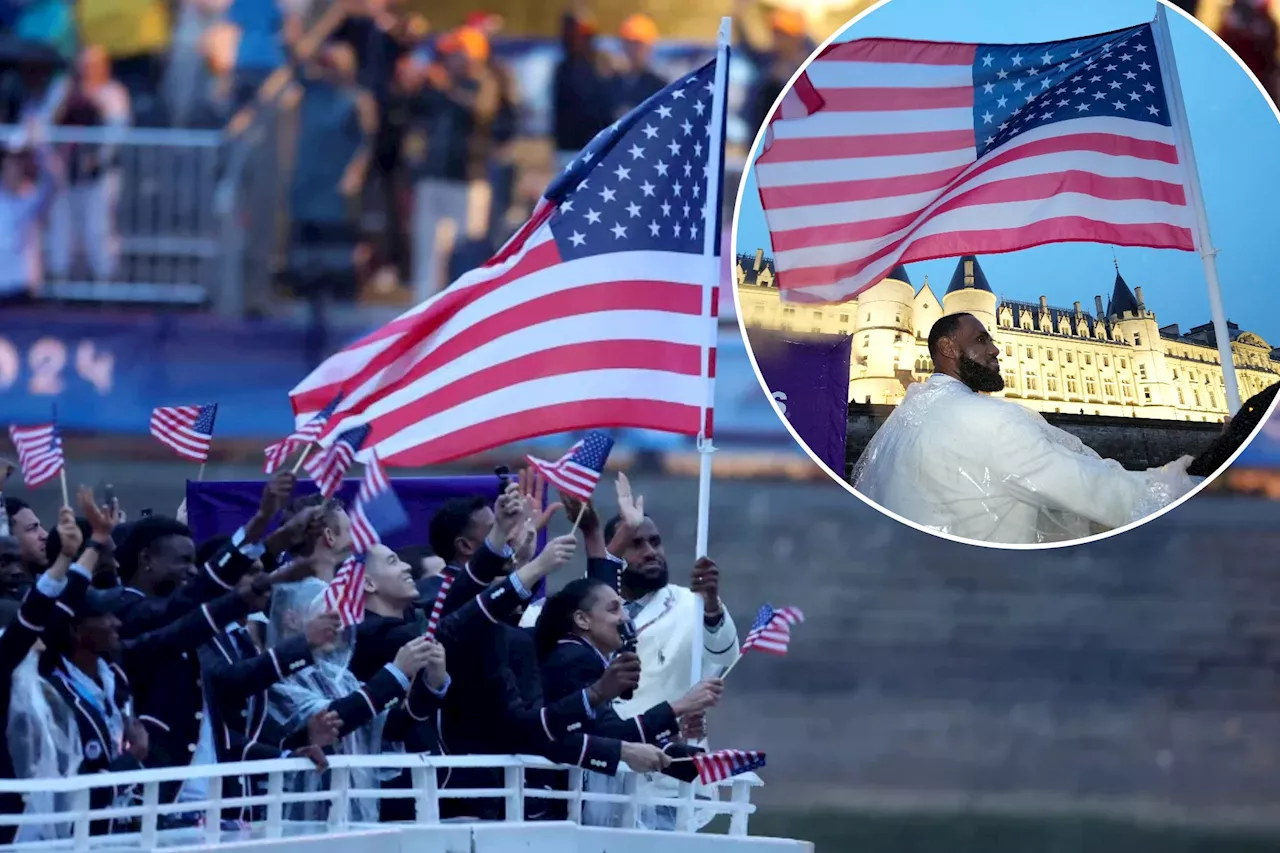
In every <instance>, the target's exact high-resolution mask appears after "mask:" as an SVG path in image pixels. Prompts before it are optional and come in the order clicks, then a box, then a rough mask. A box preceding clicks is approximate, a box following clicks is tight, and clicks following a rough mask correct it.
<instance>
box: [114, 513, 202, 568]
mask: <svg viewBox="0 0 1280 853" xmlns="http://www.w3.org/2000/svg"><path fill="white" fill-rule="evenodd" d="M169 536H185V537H186V538H188V539H193V538H194V537H193V536H192V535H191V528H190V527H187V526H186V525H185V524H183V523H182V522H180V521H177V520H176V519H172V518H169V517H168V516H164V515H148V516H146V517H144V518H140V519H138V520H137V521H135V522H134V523H133V526H132V527H131V528H130V530H129V532H128V534H126V535H125V537H124V541H123V542H121V543H120V547H119V548H117V549H116V565H117V566H118V567H119V572H120V580H122V581H123V582H125V583H129V582H130V581H132V580H133V575H134V572H136V571H137V570H138V558H139V557H141V556H142V552H143V551H145V550H146V549H147V548H150V547H151V546H152V545H154V544H155V543H156V542H158V541H159V540H161V539H164V538H166V537H169Z"/></svg>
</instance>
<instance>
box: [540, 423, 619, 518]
mask: <svg viewBox="0 0 1280 853" xmlns="http://www.w3.org/2000/svg"><path fill="white" fill-rule="evenodd" d="M612 449H613V439H612V438H609V436H607V435H605V434H604V433H602V432H592V433H590V434H588V435H587V437H586V438H584V439H582V441H579V442H578V443H577V444H575V445H574V446H573V447H571V448H569V452H568V453H566V454H565V455H564V456H561V457H560V458H559V459H557V460H555V461H554V462H548V461H547V460H545V459H539V458H538V457H536V456H528V457H526V458H527V459H528V460H529V464H530V465H532V466H533V467H534V468H536V469H537V470H539V471H541V472H542V476H544V477H546V478H547V480H548V481H549V482H550V483H551V484H552V485H553V486H555V487H556V488H557V489H559V490H560V491H561V492H563V493H565V494H568V495H573V496H574V497H576V498H577V499H578V500H583V501H589V500H591V495H592V494H593V493H594V492H595V490H596V485H597V484H598V483H599V482H600V474H601V473H602V472H603V471H604V466H605V463H606V462H607V461H608V460H609V451H610V450H612Z"/></svg>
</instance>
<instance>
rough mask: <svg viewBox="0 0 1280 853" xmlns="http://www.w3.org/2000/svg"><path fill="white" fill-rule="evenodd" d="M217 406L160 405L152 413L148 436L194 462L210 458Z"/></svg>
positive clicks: (214, 404) (213, 404)
mask: <svg viewBox="0 0 1280 853" xmlns="http://www.w3.org/2000/svg"><path fill="white" fill-rule="evenodd" d="M217 416H218V404H217V403H212V404H210V405H208V406H161V407H159V408H157V409H155V410H153V411H152V412H151V434H152V435H154V436H155V437H156V438H158V439H159V440H160V442H161V443H162V444H166V445H168V446H169V447H171V448H173V449H174V450H175V451H177V453H178V455H179V456H185V457H186V458H187V459H191V460H193V461H195V462H205V461H207V460H208V459H209V445H210V444H212V442H213V421H214V419H215V418H217Z"/></svg>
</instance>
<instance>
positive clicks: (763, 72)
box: [733, 0, 816, 134]
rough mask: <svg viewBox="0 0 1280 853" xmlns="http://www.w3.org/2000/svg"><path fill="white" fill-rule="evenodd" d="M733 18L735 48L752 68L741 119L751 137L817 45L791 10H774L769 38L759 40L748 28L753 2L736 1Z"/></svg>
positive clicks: (770, 15) (800, 19)
mask: <svg viewBox="0 0 1280 853" xmlns="http://www.w3.org/2000/svg"><path fill="white" fill-rule="evenodd" d="M735 2H736V4H737V5H736V9H735V11H734V15H733V27H734V38H733V43H734V45H735V47H737V48H738V49H739V50H741V51H742V55H743V56H745V57H746V58H747V61H748V62H750V63H751V64H752V65H753V66H754V67H755V72H756V79H755V82H754V83H753V84H752V87H751V92H750V93H749V94H748V95H747V103H746V105H745V107H744V110H743V113H744V115H743V118H745V119H746V121H747V126H748V127H749V128H751V133H752V134H754V133H755V132H756V131H757V130H758V129H759V128H760V127H762V126H763V125H764V123H765V121H766V120H767V119H768V118H769V111H770V110H771V109H773V102H774V101H776V100H777V99H778V97H779V96H780V95H781V94H782V90H783V89H785V88H786V86H787V83H788V82H790V80H791V75H792V74H794V73H795V72H796V69H797V68H799V67H800V66H801V65H803V64H804V62H805V60H807V59H808V58H809V54H810V53H812V52H813V51H814V48H815V47H816V45H815V44H814V43H813V40H812V39H810V38H809V36H808V34H807V29H808V28H807V27H806V25H805V21H804V16H803V15H801V14H800V13H799V12H796V11H793V10H790V9H775V10H774V11H772V12H771V13H770V14H769V35H768V36H767V37H764V36H762V35H761V34H760V33H758V32H756V31H755V30H754V28H752V27H751V26H750V25H749V21H750V10H751V6H752V5H753V3H754V2H755V0H735Z"/></svg>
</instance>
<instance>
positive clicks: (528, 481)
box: [519, 467, 564, 533]
mask: <svg viewBox="0 0 1280 853" xmlns="http://www.w3.org/2000/svg"><path fill="white" fill-rule="evenodd" d="M519 485H520V496H521V497H522V498H524V503H525V513H526V515H527V516H528V518H529V519H530V520H531V521H532V522H533V530H534V532H535V533H536V532H538V531H539V530H541V529H542V528H544V527H546V526H547V522H548V521H550V520H551V516H553V515H555V514H556V511H557V510H559V509H560V508H561V506H562V504H559V503H553V504H551V505H550V506H548V507H547V508H546V509H543V508H542V504H543V501H545V500H546V499H547V479H546V478H545V477H543V476H542V472H541V471H539V470H537V469H536V468H532V467H530V468H524V469H522V470H521V471H520V476H519ZM561 500H562V501H563V500H564V498H563V496H562V497H561Z"/></svg>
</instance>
